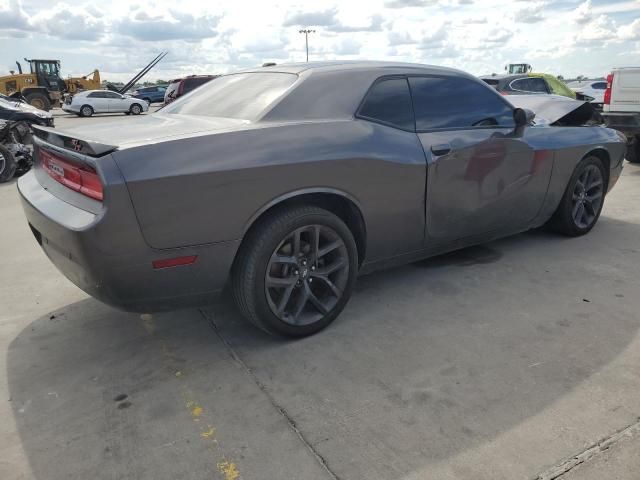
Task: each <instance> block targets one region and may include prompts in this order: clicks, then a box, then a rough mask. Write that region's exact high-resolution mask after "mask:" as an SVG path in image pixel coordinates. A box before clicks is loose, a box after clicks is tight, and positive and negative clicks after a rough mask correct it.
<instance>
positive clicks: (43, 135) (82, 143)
mask: <svg viewBox="0 0 640 480" xmlns="http://www.w3.org/2000/svg"><path fill="white" fill-rule="evenodd" d="M33 133H34V135H35V136H36V137H38V138H39V139H41V140H43V141H44V142H46V143H49V144H51V145H55V146H56V147H59V148H63V149H65V150H70V151H72V152H76V153H81V154H83V155H87V156H89V157H102V156H103V155H107V154H108V153H111V152H113V151H114V150H117V148H118V147H117V146H115V145H107V144H105V143H100V142H95V141H92V140H89V139H80V138H74V137H71V136H70V135H66V134H64V133H60V132H59V131H57V130H54V129H53V128H48V127H41V126H37V125H34V126H33Z"/></svg>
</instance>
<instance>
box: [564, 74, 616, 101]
mask: <svg viewBox="0 0 640 480" xmlns="http://www.w3.org/2000/svg"><path fill="white" fill-rule="evenodd" d="M567 86H568V87H569V88H570V89H571V90H573V91H574V92H576V93H581V94H583V95H587V96H588V97H591V98H593V100H590V102H591V103H596V104H602V103H604V91H605V90H606V89H607V82H605V81H604V80H582V81H578V82H571V83H570V84H568V85H567Z"/></svg>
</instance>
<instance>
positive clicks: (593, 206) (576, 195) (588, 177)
mask: <svg viewBox="0 0 640 480" xmlns="http://www.w3.org/2000/svg"><path fill="white" fill-rule="evenodd" d="M603 180H604V179H603V178H602V172H601V170H600V169H599V168H598V167H597V166H596V165H588V166H587V167H586V168H585V169H584V170H583V171H582V173H581V174H580V176H579V177H578V180H577V181H576V184H575V186H574V189H573V202H572V209H571V217H572V218H573V221H574V223H575V224H576V226H578V227H579V228H588V227H590V226H591V225H592V224H593V222H594V221H595V220H596V218H597V216H598V213H599V212H600V208H601V207H602V200H603V198H602V197H603V194H604V181H603Z"/></svg>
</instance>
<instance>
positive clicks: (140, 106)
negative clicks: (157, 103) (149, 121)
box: [62, 90, 149, 117]
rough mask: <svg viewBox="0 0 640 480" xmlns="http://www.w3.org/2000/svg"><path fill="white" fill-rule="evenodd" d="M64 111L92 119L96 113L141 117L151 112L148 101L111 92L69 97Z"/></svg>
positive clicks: (94, 92) (92, 91) (88, 93)
mask: <svg viewBox="0 0 640 480" xmlns="http://www.w3.org/2000/svg"><path fill="white" fill-rule="evenodd" d="M62 110H64V111H65V112H70V113H75V114H76V115H79V116H81V117H90V116H91V115H93V114H94V113H124V114H126V115H129V114H131V115H140V113H142V112H146V111H148V110H149V104H148V103H147V102H146V100H141V99H139V98H133V97H129V96H127V95H120V94H119V93H117V92H112V91H110V90H86V91H84V92H80V93H77V94H75V95H74V96H73V97H67V99H66V100H65V102H64V103H63V104H62Z"/></svg>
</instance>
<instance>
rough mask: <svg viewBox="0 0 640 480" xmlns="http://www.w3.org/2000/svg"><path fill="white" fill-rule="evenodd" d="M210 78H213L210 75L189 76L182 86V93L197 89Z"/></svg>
mask: <svg viewBox="0 0 640 480" xmlns="http://www.w3.org/2000/svg"><path fill="white" fill-rule="evenodd" d="M209 80H213V78H210V77H200V78H187V79H185V81H184V87H183V88H182V93H183V94H186V93H189V92H190V91H191V90H195V89H196V88H197V87H199V86H200V85H204V84H205V83H207V82H208V81H209Z"/></svg>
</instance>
